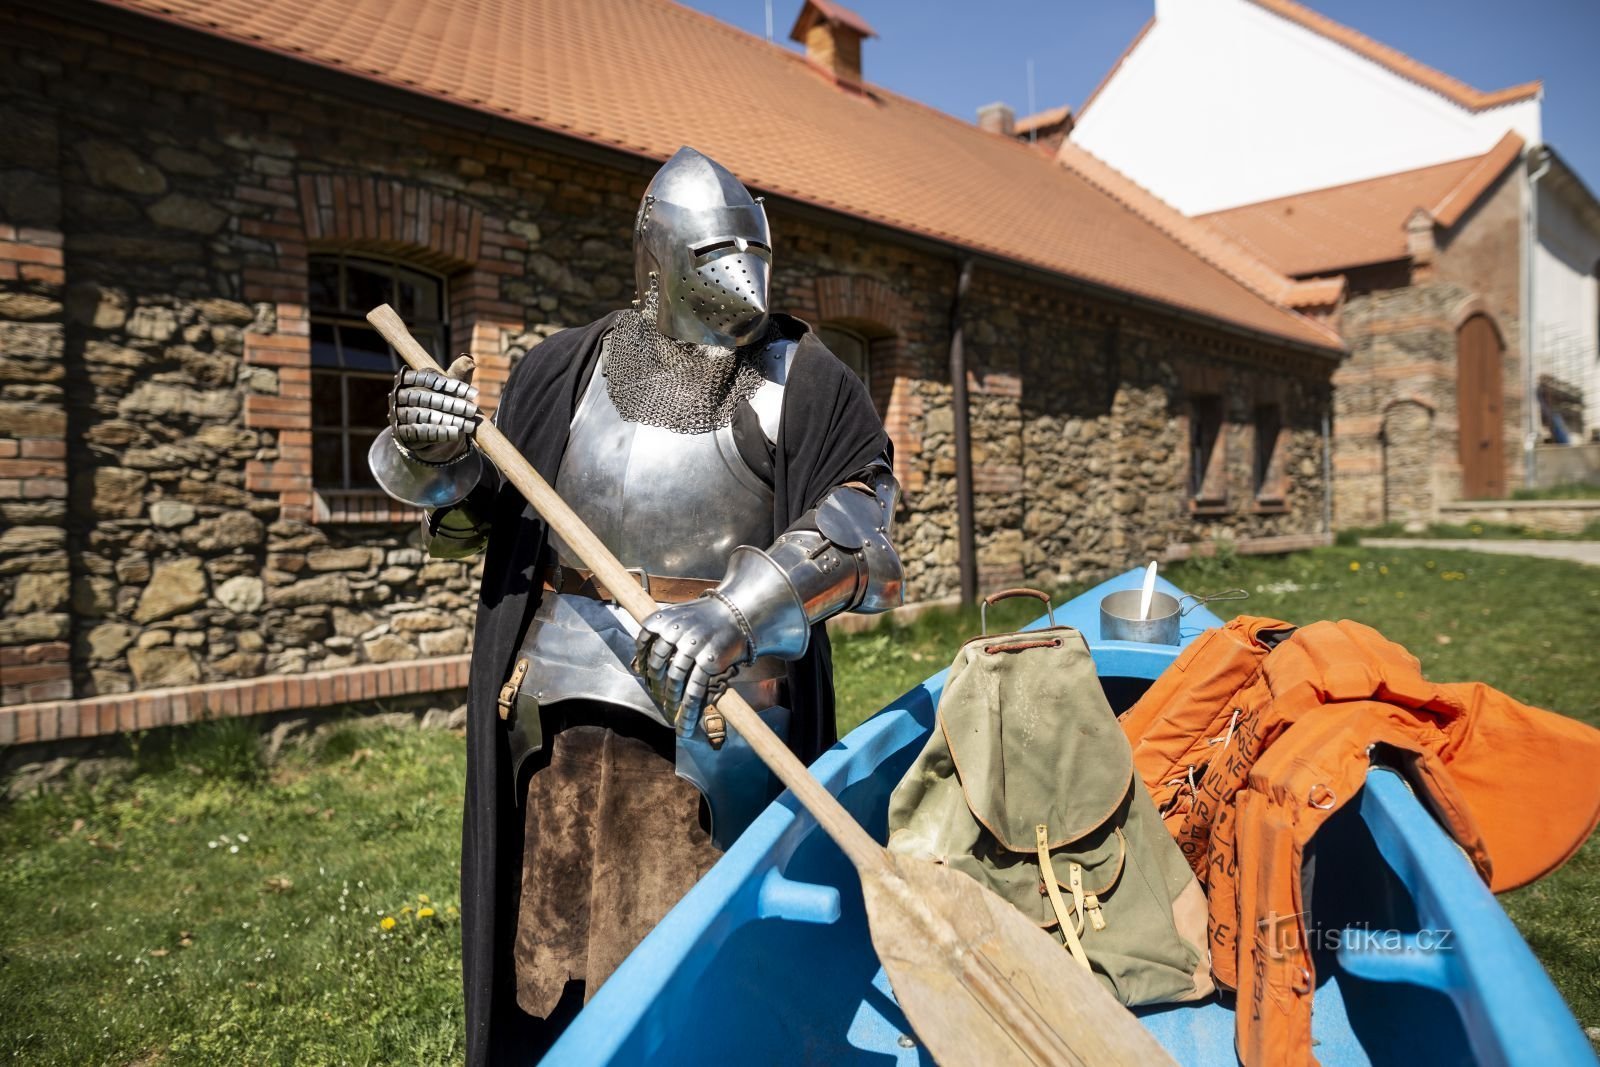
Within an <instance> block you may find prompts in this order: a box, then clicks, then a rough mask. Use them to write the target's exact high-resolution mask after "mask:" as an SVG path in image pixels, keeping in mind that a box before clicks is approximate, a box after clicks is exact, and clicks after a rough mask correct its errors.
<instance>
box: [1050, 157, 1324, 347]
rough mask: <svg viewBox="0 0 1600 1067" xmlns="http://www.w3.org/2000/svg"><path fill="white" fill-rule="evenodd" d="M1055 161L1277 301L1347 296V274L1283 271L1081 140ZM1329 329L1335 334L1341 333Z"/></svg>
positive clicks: (1307, 302) (1319, 303)
mask: <svg viewBox="0 0 1600 1067" xmlns="http://www.w3.org/2000/svg"><path fill="white" fill-rule="evenodd" d="M1056 161H1057V162H1059V163H1060V164H1061V165H1062V166H1064V167H1066V168H1067V169H1069V170H1071V171H1073V172H1074V173H1076V174H1079V175H1081V176H1082V177H1083V178H1084V180H1086V181H1088V182H1091V183H1092V184H1094V185H1095V186H1096V187H1097V188H1099V189H1100V190H1101V191H1102V192H1104V193H1106V194H1107V195H1108V196H1111V197H1114V198H1115V199H1116V200H1117V201H1118V202H1119V203H1121V204H1123V205H1124V206H1125V207H1127V208H1128V210H1129V211H1132V212H1133V213H1134V214H1136V215H1138V216H1139V217H1140V218H1142V219H1144V220H1145V221H1146V222H1149V223H1150V224H1151V225H1152V226H1155V227H1157V228H1159V229H1160V230H1161V231H1162V232H1164V233H1166V234H1167V235H1168V236H1169V237H1171V238H1172V239H1173V240H1175V241H1177V242H1178V243H1179V244H1181V245H1183V246H1184V247H1185V248H1187V249H1188V250H1189V251H1191V252H1193V253H1194V254H1195V255H1197V256H1199V257H1200V258H1202V259H1204V260H1205V261H1206V262H1207V263H1210V264H1211V265H1212V266H1214V267H1216V268H1217V269H1219V270H1221V271H1224V272H1225V273H1227V274H1228V275H1229V276H1230V277H1232V278H1233V279H1235V280H1236V281H1238V282H1239V284H1241V285H1244V286H1247V287H1249V288H1250V289H1251V290H1252V291H1253V292H1256V293H1259V294H1260V295H1261V296H1263V297H1264V298H1266V299H1268V300H1271V301H1272V302H1273V303H1275V304H1283V305H1286V306H1288V307H1296V308H1299V307H1328V306H1331V305H1333V304H1336V303H1338V302H1339V299H1340V298H1341V297H1342V296H1343V295H1344V279H1342V278H1334V279H1318V280H1316V281H1310V282H1302V281H1296V280H1295V279H1293V278H1290V277H1288V276H1287V275H1284V274H1281V273H1279V272H1278V271H1277V270H1276V269H1275V268H1273V267H1272V266H1270V265H1268V264H1267V263H1266V262H1264V261H1263V260H1262V259H1260V258H1259V257H1258V256H1257V255H1256V254H1255V253H1253V252H1251V251H1250V250H1248V249H1246V248H1244V247H1242V246H1240V245H1238V244H1236V243H1234V241H1233V240H1231V239H1230V238H1229V237H1228V236H1227V235H1225V234H1223V233H1221V232H1219V231H1218V230H1216V229H1213V228H1211V227H1209V226H1207V225H1206V224H1205V223H1203V222H1201V221H1199V220H1197V219H1191V218H1189V217H1188V216H1186V215H1184V214H1183V213H1182V212H1180V211H1179V210H1178V209H1177V208H1175V207H1173V206H1172V205H1170V204H1168V203H1167V202H1166V201H1165V200H1162V199H1161V198H1160V197H1158V196H1156V195H1155V194H1154V193H1152V192H1151V191H1150V190H1148V189H1146V188H1145V187H1144V186H1142V185H1140V184H1139V183H1138V182H1136V181H1134V180H1133V179H1132V178H1129V177H1128V176H1127V175H1126V174H1123V173H1122V172H1121V171H1119V170H1117V169H1116V168H1115V167H1112V166H1111V165H1110V164H1109V163H1106V162H1105V161H1104V160H1102V159H1100V158H1099V157H1098V156H1096V155H1094V154H1093V153H1091V152H1089V151H1088V150H1087V149H1085V148H1084V147H1083V146H1082V145H1079V144H1076V143H1074V142H1072V141H1064V142H1062V144H1061V147H1060V148H1058V149H1057V150H1056ZM1329 332H1330V336H1337V335H1336V334H1334V333H1333V332H1332V331H1331V330H1330V331H1329Z"/></svg>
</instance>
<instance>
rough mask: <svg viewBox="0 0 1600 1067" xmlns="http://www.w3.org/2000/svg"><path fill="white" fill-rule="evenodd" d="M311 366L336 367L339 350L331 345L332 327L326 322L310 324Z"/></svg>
mask: <svg viewBox="0 0 1600 1067" xmlns="http://www.w3.org/2000/svg"><path fill="white" fill-rule="evenodd" d="M311 365H312V366H313V367H337V366H338V365H339V350H338V348H336V347H335V346H334V343H333V327H332V326H331V325H329V324H328V323H326V322H313V323H312V324H311Z"/></svg>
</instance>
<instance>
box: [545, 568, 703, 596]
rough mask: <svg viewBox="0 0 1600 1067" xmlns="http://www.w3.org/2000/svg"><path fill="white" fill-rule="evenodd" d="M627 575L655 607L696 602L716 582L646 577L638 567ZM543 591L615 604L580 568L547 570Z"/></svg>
mask: <svg viewBox="0 0 1600 1067" xmlns="http://www.w3.org/2000/svg"><path fill="white" fill-rule="evenodd" d="M628 573H629V574H631V575H633V576H634V577H636V578H638V580H639V585H640V586H641V587H643V589H644V591H645V592H646V593H649V594H650V598H651V599H652V600H654V601H655V602H656V603H657V604H682V603H683V602H684V601H687V600H694V599H696V598H697V597H699V596H700V594H701V593H704V592H705V591H706V590H708V589H715V588H716V587H717V582H716V580H714V579H711V578H674V577H671V576H669V575H663V574H649V573H647V572H645V571H642V570H639V569H638V568H629V570H628ZM544 588H545V589H546V591H548V592H552V593H566V594H567V595H569V596H584V597H588V598H589V599H590V600H599V601H602V602H604V603H607V604H615V603H616V602H617V598H616V597H614V596H612V595H611V593H610V591H609V590H607V589H606V587H605V586H604V585H602V584H601V583H600V581H599V580H598V579H597V578H595V576H594V573H593V572H592V571H586V570H584V569H583V568H581V567H561V566H555V567H550V568H549V569H548V570H546V571H545V572H544Z"/></svg>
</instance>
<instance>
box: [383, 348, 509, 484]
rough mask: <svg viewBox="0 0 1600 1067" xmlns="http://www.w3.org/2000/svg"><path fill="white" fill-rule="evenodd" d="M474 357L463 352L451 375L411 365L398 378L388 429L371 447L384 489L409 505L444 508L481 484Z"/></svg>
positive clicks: (391, 394)
mask: <svg viewBox="0 0 1600 1067" xmlns="http://www.w3.org/2000/svg"><path fill="white" fill-rule="evenodd" d="M473 366H474V365H473V362H472V359H471V358H470V357H468V356H462V357H460V358H459V359H457V360H456V361H455V362H454V363H452V364H451V365H450V371H449V373H448V374H440V373H439V372H437V371H415V370H411V369H410V368H409V367H408V368H405V369H403V370H401V371H400V372H399V373H398V374H396V375H395V377H394V389H393V390H392V391H391V392H390V394H389V428H388V429H387V430H385V431H384V432H383V433H381V434H379V435H378V437H377V440H375V441H373V442H372V448H371V449H370V450H369V451H368V452H367V462H368V464H369V465H370V466H371V468H372V475H373V477H374V478H376V479H377V481H378V485H379V486H381V487H382V488H383V491H384V492H386V493H388V494H389V495H390V496H392V497H394V498H395V499H396V500H399V501H401V502H402V503H406V504H416V505H418V506H420V507H425V508H439V507H444V506H446V505H449V504H454V503H457V502H459V501H460V500H461V499H462V498H464V497H465V496H466V495H467V494H468V493H469V492H471V491H472V488H473V487H474V486H475V485H477V484H478V479H479V476H480V475H481V474H482V473H483V457H482V456H481V455H480V454H479V453H478V451H477V450H476V449H474V448H473V447H472V444H471V437H472V432H473V431H474V430H475V429H477V426H478V420H479V417H480V416H479V413H478V390H477V389H475V388H473V387H472V385H471V383H470V380H469V379H470V377H471V375H472V371H473Z"/></svg>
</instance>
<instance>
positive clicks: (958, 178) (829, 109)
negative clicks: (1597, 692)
mask: <svg viewBox="0 0 1600 1067" xmlns="http://www.w3.org/2000/svg"><path fill="white" fill-rule="evenodd" d="M104 2H107V3H112V4H115V5H116V6H118V7H122V8H126V9H129V10H132V11H136V12H140V13H143V14H146V15H149V16H152V17H156V18H161V19H165V20H168V21H171V22H175V23H178V24H180V25H185V26H189V27H193V28H195V29H198V30H201V31H204V32H206V33H210V34H215V35H217V36H220V37H226V38H231V39H233V40H236V41H241V42H244V43H246V44H250V45H253V46H256V47H261V48H266V49H270V50H273V51H277V52H281V53H286V54H289V55H292V56H297V57H299V58H302V59H305V60H308V61H311V62H315V63H318V64H322V65H325V66H328V67H333V68H337V69H340V70H344V71H349V72H354V73H359V74H362V75H365V76H368V77H371V78H373V79H375V80H378V81H382V82H386V83H390V84H394V85H398V86H401V87H403V88H406V89H409V90H412V91H416V92H421V93H426V94H429V95H432V96H436V97H440V98H443V99H445V100H449V101H453V102H456V103H460V104H464V105H467V106H472V107H476V108H479V109H481V110H485V111H490V112H494V113H496V114H499V115H502V116H505V117H509V118H511V119H514V120H516V121H518V122H522V123H525V124H527V125H530V126H535V127H541V128H544V129H547V130H554V131H557V132H559V133H562V134H565V135H568V136H571V137H575V138H579V139H582V140H585V141H589V142H593V143H597V144H601V145H606V146H612V147H616V148H619V149H624V150H627V151H630V152H634V153H637V154H639V155H643V156H646V157H648V158H651V159H658V160H664V159H666V158H667V157H668V156H670V155H671V154H672V153H673V152H675V151H676V150H677V149H678V147H679V146H680V145H682V144H690V145H693V146H694V147H696V148H699V149H700V150H702V151H704V152H706V153H708V154H710V155H711V156H712V157H713V158H715V159H717V160H718V161H720V162H721V163H723V164H724V165H725V166H727V167H728V168H729V169H730V170H732V171H733V172H734V173H736V174H738V175H739V176H740V178H742V179H743V180H744V181H745V182H747V183H748V184H749V185H751V186H752V187H754V188H756V189H757V190H764V191H766V192H770V193H773V194H777V195H780V196H786V197H790V198H793V199H795V200H798V201H803V202H806V203H810V204H814V205H817V206H820V207H824V208H828V209H831V210H834V211H837V212H840V213H843V214H847V215H851V216H855V217H858V218H863V219H868V220H872V221H874V222H878V223H881V224H883V225H885V226H889V227H893V228H896V229H900V230H904V231H907V232H911V233H916V234H921V235H925V236H927V237H931V238H934V239H936V240H939V241H943V242H947V243H949V244H952V245H955V246H958V247H962V248H966V249H970V250H973V251H976V252H982V253H987V254H990V255H993V256H996V257H998V258H1001V259H1006V260H1011V261H1015V262H1018V263H1023V264H1029V265H1032V266H1036V267H1039V268H1042V269H1044V270H1046V271H1050V272H1053V273H1058V274H1061V275H1066V276H1070V277H1073V278H1078V279H1082V280H1084V281H1088V282H1091V283H1096V284H1099V285H1104V286H1107V287H1110V288H1113V289H1117V290H1121V291H1124V292H1128V293H1132V294H1136V295H1138V296H1142V297H1147V298H1150V299H1152V300H1156V301H1160V302H1163V303H1166V304H1169V305H1172V306H1175V307H1178V308H1182V309H1186V310H1188V311H1190V312H1193V313H1197V314H1199V315H1201V316H1204V317H1208V318H1211V319H1213V320H1220V321H1223V322H1226V323H1230V324H1234V325H1236V326H1240V327H1244V328H1246V329H1249V330H1253V331H1259V332H1262V333H1266V334H1271V335H1274V336H1277V337H1281V338H1284V339H1286V340H1291V341H1294V342H1298V343H1301V344H1306V345H1312V346H1316V347H1320V348H1325V349H1326V348H1335V347H1339V346H1338V344H1337V342H1336V341H1334V340H1331V339H1330V338H1329V336H1328V332H1327V331H1326V329H1324V328H1323V327H1321V326H1319V325H1318V324H1316V323H1314V322H1312V321H1310V320H1309V319H1307V318H1305V317H1303V316H1301V315H1298V314H1296V313H1294V312H1293V311H1291V310H1289V309H1287V308H1286V307H1284V306H1281V305H1279V304H1275V303H1274V302H1273V301H1272V300H1270V299H1268V298H1267V297H1265V296H1263V295H1261V293H1260V292H1258V291H1256V290H1253V289H1251V288H1249V287H1247V286H1245V285H1242V284H1240V283H1239V282H1238V281H1237V280H1236V279H1235V278H1234V277H1232V276H1230V275H1229V274H1228V273H1226V272H1225V271H1223V270H1221V269H1219V268H1218V267H1216V266H1214V265H1213V264H1212V263H1211V262H1209V261H1207V260H1206V259H1204V258H1203V257H1201V256H1198V255H1196V254H1194V253H1193V252H1192V251H1190V250H1189V249H1187V248H1185V247H1183V246H1182V245H1180V244H1179V243H1177V242H1175V241H1174V240H1172V239H1171V237H1170V236H1169V235H1168V234H1167V233H1165V232H1164V231H1162V230H1161V229H1159V228H1157V227H1156V226H1154V225H1151V224H1149V223H1148V222H1147V221H1145V220H1143V219H1141V218H1140V217H1138V216H1137V215H1136V214H1135V213H1134V212H1133V211H1131V210H1128V209H1126V208H1125V206H1124V205H1122V204H1121V203H1120V202H1118V201H1116V200H1115V199H1113V198H1111V197H1109V196H1107V195H1105V194H1104V193H1103V192H1102V191H1101V190H1100V189H1098V188H1096V186H1094V185H1093V184H1091V183H1090V182H1088V181H1086V180H1085V179H1084V178H1083V177H1082V176H1080V175H1078V174H1076V173H1073V172H1072V171H1069V170H1067V169H1066V168H1063V167H1061V166H1058V165H1056V164H1055V163H1053V162H1052V161H1051V160H1050V159H1049V158H1048V157H1047V156H1045V155H1044V154H1042V153H1040V152H1037V151H1034V150H1032V149H1030V148H1029V147H1028V146H1027V145H1025V144H1021V143H1018V142H1016V141H1012V140H1009V139H1006V138H999V137H994V136H991V135H990V134H988V133H985V132H984V131H982V130H980V129H978V128H977V127H975V126H972V125H970V124H968V123H965V122H962V121H960V120H959V119H956V118H954V117H952V116H949V115H945V114H943V113H942V112H938V111H935V110H933V109H932V108H929V107H926V106H924V105H922V104H918V103H915V102H913V101H911V100H908V99H906V98H904V97H900V96H896V95H895V94H893V93H889V92H886V91H884V90H881V89H878V88H875V87H866V89H867V91H866V92H864V93H863V92H846V91H842V90H841V89H840V88H839V87H838V86H837V85H836V84H835V83H834V82H833V81H832V80H831V79H828V78H825V77H820V76H818V71H817V68H815V67H813V66H812V65H811V64H810V63H808V62H807V61H806V59H805V58H804V57H803V56H800V55H798V54H796V53H794V52H791V51H789V50H788V49H786V48H782V47H778V46H774V45H771V44H768V43H766V42H764V41H761V40H760V39H758V38H756V37H753V36H751V35H749V34H746V33H744V32H742V31H740V30H737V29H735V28H733V27H731V26H729V25H727V24H726V23H722V22H719V21H717V20H716V19H713V18H711V17H709V16H706V15H702V14H700V13H698V12H695V11H692V10H690V9H688V8H684V7H681V6H679V5H677V4H674V3H667V2H663V0H542V2H540V3H527V2H521V0H104ZM623 26H625V27H627V32H620V33H619V32H618V27H623ZM663 57H671V59H672V62H671V63H670V64H669V63H666V62H664V61H663ZM686 71H706V72H715V79H714V81H715V84H717V85H737V86H739V92H738V94H737V96H736V97H728V96H725V95H721V94H718V93H715V92H708V91H707V83H706V80H704V79H699V78H695V77H688V76H685V72H686Z"/></svg>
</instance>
